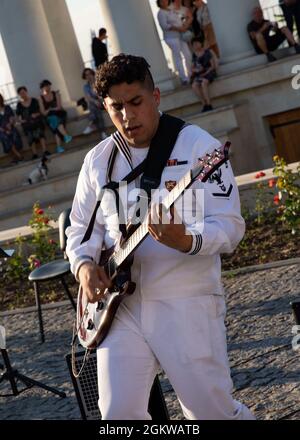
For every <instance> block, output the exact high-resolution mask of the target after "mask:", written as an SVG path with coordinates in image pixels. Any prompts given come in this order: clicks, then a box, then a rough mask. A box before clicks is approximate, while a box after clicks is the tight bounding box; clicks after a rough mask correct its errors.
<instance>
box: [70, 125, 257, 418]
mask: <svg viewBox="0 0 300 440" xmlns="http://www.w3.org/2000/svg"><path fill="white" fill-rule="evenodd" d="M116 139H117V138H116ZM118 139H119V142H118V144H119V145H121V150H122V151H120V154H118V155H117V158H116V162H115V165H114V171H113V174H112V178H113V180H114V181H120V180H121V179H122V178H124V177H125V176H126V175H127V174H128V173H129V172H130V169H131V168H130V164H131V165H132V162H133V166H136V165H138V163H140V162H141V161H142V160H143V159H144V158H145V157H146V154H147V149H146V148H145V149H134V148H131V147H129V146H128V145H127V144H126V142H125V140H124V139H122V137H121V135H118ZM113 145H114V141H113V138H112V137H109V138H107V139H106V140H104V141H102V142H101V143H100V144H98V145H97V146H96V147H95V148H94V149H92V150H91V151H90V152H89V153H88V154H87V155H86V157H85V160H84V163H83V166H82V169H81V172H80V175H79V179H78V183H77V188H76V194H75V198H74V201H73V207H72V212H71V216H70V218H71V226H70V227H69V228H68V229H67V231H66V233H67V236H68V241H67V255H68V257H69V260H70V263H71V270H72V272H73V273H74V274H75V276H77V273H78V269H79V268H80V265H81V264H82V263H83V262H84V261H87V260H88V259H89V258H93V259H94V261H99V257H100V253H101V248H102V245H103V244H105V245H106V246H110V245H111V244H112V243H113V241H114V240H115V239H116V238H117V236H118V234H119V229H118V226H117V225H116V222H115V214H114V208H112V207H113V206H115V204H114V203H112V200H111V199H110V198H109V197H104V199H103V200H102V203H101V207H100V208H99V210H98V213H97V217H96V222H95V226H94V229H93V233H92V236H91V238H90V239H89V240H88V241H87V242H86V243H83V244H82V245H80V242H81V240H82V238H83V236H84V234H85V232H86V229H87V226H88V223H89V220H90V218H91V216H92V213H93V210H94V207H95V205H96V201H97V198H98V197H99V195H100V190H101V188H102V186H104V185H105V184H106V183H107V182H106V173H107V163H108V160H109V157H110V154H111V151H112V148H113ZM219 147H220V143H219V141H217V140H216V139H214V138H213V137H212V136H211V135H209V134H208V133H207V132H205V131H203V130H202V129H201V128H199V127H197V126H194V125H188V126H186V127H185V128H183V129H182V131H181V132H180V134H179V136H178V138H177V142H176V144H175V146H174V149H173V151H172V154H171V158H170V159H174V161H173V162H172V161H169V164H171V165H172V164H174V165H173V166H167V167H165V169H164V171H163V174H162V178H161V188H164V187H165V185H166V182H169V181H171V182H175V181H176V182H178V181H179V180H180V178H181V177H183V176H184V175H185V173H186V172H187V171H188V170H189V169H191V168H193V167H194V166H195V164H196V163H197V160H198V159H199V158H200V157H203V156H205V154H206V153H208V152H212V151H213V150H214V149H215V148H219ZM131 152H132V154H131ZM178 163H179V165H178ZM180 163H183V164H182V165H180ZM215 177H216V178H212V179H210V181H208V182H206V183H204V184H203V183H201V182H200V181H198V182H197V183H195V184H194V185H193V188H204V228H203V225H202V223H201V222H199V223H197V222H196V223H194V224H189V225H186V229H187V230H188V231H189V232H190V233H191V234H192V235H193V245H192V249H191V250H190V252H189V253H183V252H180V251H177V250H175V249H171V248H169V247H167V246H165V245H162V244H161V243H158V242H157V241H155V240H154V239H153V238H152V237H151V236H150V235H149V236H148V237H147V238H146V239H145V240H144V242H143V243H142V244H141V245H140V247H139V248H138V249H137V250H136V252H135V255H134V263H133V266H132V271H131V272H132V280H133V281H134V282H135V283H136V290H135V292H134V294H133V295H132V296H130V297H128V298H126V299H125V300H124V302H123V303H122V304H121V306H120V307H119V309H118V312H117V315H116V317H115V319H114V322H113V325H112V327H111V329H110V332H109V334H108V336H107V337H106V339H105V340H104V342H103V343H102V344H101V346H100V347H99V348H98V350H97V356H98V384H99V407H100V411H101V414H102V417H103V419H106V420H111V419H119V420H125V419H133V420H134V419H144V420H145V419H149V418H150V415H149V414H148V411H147V407H148V399H149V392H150V389H151V386H152V383H153V380H154V377H155V375H156V374H157V371H158V368H159V365H160V366H161V367H162V368H163V369H164V371H165V372H166V374H167V376H168V378H169V380H170V382H171V383H172V386H173V388H174V390H175V392H176V393H177V396H178V399H179V401H180V404H181V406H182V409H183V412H184V415H185V417H186V418H187V419H195V420H205V419H206V420H208V419H228V420H235V419H244V420H245V419H253V418H254V417H253V415H252V414H251V412H250V411H249V410H248V408H247V407H245V406H244V405H242V404H241V403H239V402H237V401H235V400H233V398H232V396H231V390H232V381H231V378H230V371H229V365H228V358H227V346H226V329H225V325H224V318H225V313H226V306H225V301H224V295H223V287H222V283H221V263H220V253H226V252H232V251H233V250H234V249H235V247H236V246H237V244H238V243H239V241H240V240H241V238H242V237H243V235H244V231H245V225H244V221H243V219H242V217H241V215H240V201H239V195H238V189H237V186H236V184H235V180H234V176H233V173H232V170H231V167H230V164H229V163H227V165H225V164H224V165H223V166H222V167H221V173H220V172H219V174H216V176H215ZM137 180H138V179H137ZM138 183H139V182H137V181H136V182H133V183H131V184H130V185H129V189H130V188H134V187H135V186H138ZM124 202H125V201H124V200H123V204H124ZM134 202H135V200H128V206H129V207H130V206H131V204H133V203H134ZM200 223H201V224H200Z"/></svg>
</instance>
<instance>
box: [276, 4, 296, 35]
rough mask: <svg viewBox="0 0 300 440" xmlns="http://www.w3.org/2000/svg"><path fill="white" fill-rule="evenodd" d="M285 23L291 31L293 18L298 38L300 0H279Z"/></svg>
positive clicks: (292, 30) (292, 29)
mask: <svg viewBox="0 0 300 440" xmlns="http://www.w3.org/2000/svg"><path fill="white" fill-rule="evenodd" d="M279 4H280V6H281V9H282V12H283V15H284V18H285V21H286V25H287V27H288V28H289V30H290V31H291V33H293V32H294V20H295V23H296V28H297V34H298V39H299V38H300V0H280V1H279Z"/></svg>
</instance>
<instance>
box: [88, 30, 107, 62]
mask: <svg viewBox="0 0 300 440" xmlns="http://www.w3.org/2000/svg"><path fill="white" fill-rule="evenodd" d="M106 38H107V31H106V29H105V28H101V29H99V33H98V37H94V38H93V41H92V54H93V58H94V62H95V68H96V69H97V68H98V67H99V66H101V64H103V63H105V61H107V60H108V52H107V46H106V44H105V43H104V42H103V41H104V40H106Z"/></svg>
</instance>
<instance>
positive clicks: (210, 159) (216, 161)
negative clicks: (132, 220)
mask: <svg viewBox="0 0 300 440" xmlns="http://www.w3.org/2000/svg"><path fill="white" fill-rule="evenodd" d="M229 148H230V142H226V144H225V145H224V146H223V147H222V148H220V149H218V150H214V151H213V152H212V153H210V154H206V156H205V157H203V158H200V159H198V165H197V166H196V167H195V168H193V169H192V170H189V171H188V172H187V173H186V174H185V176H184V177H182V179H180V181H179V182H178V183H177V185H176V186H175V187H174V188H173V189H172V191H171V192H169V193H168V194H167V196H166V197H165V198H164V200H163V201H162V204H163V205H164V207H165V208H166V209H167V210H169V209H170V208H171V206H172V205H173V204H174V203H175V202H176V200H177V199H178V198H179V197H180V196H181V195H182V194H183V193H184V191H185V190H186V189H188V188H189V187H190V186H191V185H192V183H193V182H194V181H195V180H196V179H198V180H200V181H202V182H206V180H207V179H208V178H209V176H210V175H211V174H212V173H213V172H214V171H216V170H217V169H218V168H219V167H220V166H221V165H222V164H223V163H225V162H226V161H227V160H228V151H229ZM147 235H148V222H147V218H145V219H144V221H143V222H142V224H141V225H140V226H139V227H137V229H136V230H135V231H134V232H133V234H132V235H131V236H130V237H129V238H128V240H127V241H126V242H125V243H124V244H123V245H122V246H121V248H120V249H118V250H116V251H115V252H114V253H113V255H112V256H111V257H110V259H109V261H108V263H107V264H108V267H107V273H109V274H116V271H117V270H118V268H119V267H120V266H121V264H122V263H123V262H124V261H125V260H126V258H128V257H129V256H130V255H131V254H132V253H133V252H134V250H135V249H136V248H137V247H138V246H139V245H140V244H141V243H142V241H143V240H144V239H145V238H146V236H147Z"/></svg>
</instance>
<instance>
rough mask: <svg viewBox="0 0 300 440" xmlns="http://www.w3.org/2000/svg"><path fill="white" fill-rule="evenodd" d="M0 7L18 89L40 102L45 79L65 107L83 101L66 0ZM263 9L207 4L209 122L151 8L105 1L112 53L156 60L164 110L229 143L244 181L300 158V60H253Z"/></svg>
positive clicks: (4, 2)
mask: <svg viewBox="0 0 300 440" xmlns="http://www.w3.org/2000/svg"><path fill="white" fill-rule="evenodd" d="M153 1H154V0H153ZM0 5H1V14H0V28H1V35H2V38H3V42H4V46H5V49H6V53H7V57H8V59H9V63H10V66H11V71H12V74H13V78H14V81H15V84H16V85H21V84H26V86H27V87H28V88H29V90H30V92H31V93H32V94H34V95H36V94H38V92H39V90H38V84H39V82H40V80H41V79H44V78H48V79H50V80H51V81H52V83H53V84H55V87H56V88H57V89H59V90H60V91H61V94H62V97H63V101H64V102H65V103H71V102H74V101H76V100H77V99H78V98H80V97H81V96H82V80H81V77H80V73H81V70H82V68H83V61H82V58H81V55H80V51H79V48H78V44H77V40H76V37H75V33H74V29H73V26H72V23H71V19H70V16H69V13H68V10H67V6H66V4H65V2H64V0H51V1H50V0H26V1H24V0H0ZM258 5H259V1H258V0H243V1H241V0H226V1H224V0H208V6H209V9H210V14H211V18H212V22H213V25H214V28H215V32H216V36H217V40H218V45H219V48H220V52H221V65H220V69H219V77H218V79H217V80H216V81H215V82H214V84H212V86H211V93H212V97H213V99H214V101H213V103H214V107H215V108H216V111H215V112H212V113H211V114H209V115H205V116H203V115H201V114H200V110H201V104H200V103H199V101H198V99H197V98H196V97H195V95H194V94H193V92H192V90H191V89H190V88H189V87H187V88H178V87H177V86H176V81H175V80H174V74H173V73H172V72H171V71H170V69H169V68H168V65H167V62H166V58H165V56H164V53H163V50H162V45H161V42H160V38H159V36H158V33H157V30H156V27H155V22H154V19H153V15H152V11H151V7H150V5H149V1H148V0H122V1H120V0H99V6H100V8H101V12H102V15H103V22H104V23H105V26H106V28H107V29H108V33H109V36H110V45H111V48H112V52H113V54H117V53H119V52H126V53H133V54H136V55H143V56H144V57H145V58H146V59H147V60H148V61H149V63H150V65H151V69H152V72H153V74H154V78H155V80H156V82H157V84H158V85H159V87H160V88H161V90H162V92H163V96H162V104H161V107H162V110H166V111H169V112H171V113H173V114H178V115H181V116H183V117H186V118H187V119H188V120H191V121H193V122H195V123H198V124H199V125H200V126H203V128H205V129H208V130H209V131H211V132H212V133H213V134H214V135H216V136H217V137H219V138H220V139H221V140H224V139H226V138H230V139H231V140H232V141H233V149H232V151H233V156H232V161H233V165H234V168H235V172H236V173H238V174H242V173H246V172H249V171H252V170H256V169H260V168H266V167H270V166H272V156H273V155H274V154H275V153H276V152H277V153H280V154H282V155H285V157H286V158H287V160H288V161H289V162H294V161H296V160H299V159H300V147H299V144H298V140H297V139H298V138H299V135H300V132H299V131H300V128H299V127H300V123H299V120H300V110H299V107H300V105H299V92H298V91H297V90H294V89H293V88H292V85H291V81H292V78H293V73H292V70H293V68H294V66H295V65H298V64H300V57H299V56H296V55H294V52H293V51H292V49H285V50H283V51H281V52H280V53H279V58H280V59H279V60H278V61H277V62H276V63H272V64H267V63H266V59H265V56H264V55H256V54H255V53H254V50H253V48H252V46H251V43H250V41H249V38H248V35H247V32H246V26H247V23H248V22H249V21H250V19H251V10H252V9H253V7H254V6H258ZM12 23H13V26H12ZM286 55H287V56H286ZM281 57H282V58H281ZM283 57H284V58H283Z"/></svg>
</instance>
